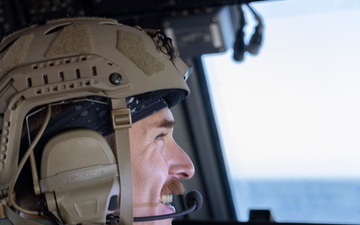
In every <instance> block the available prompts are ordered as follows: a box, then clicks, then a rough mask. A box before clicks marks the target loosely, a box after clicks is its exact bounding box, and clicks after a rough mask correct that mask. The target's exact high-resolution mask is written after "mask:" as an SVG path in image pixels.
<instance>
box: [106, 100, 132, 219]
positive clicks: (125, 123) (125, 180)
mask: <svg viewBox="0 0 360 225" xmlns="http://www.w3.org/2000/svg"><path fill="white" fill-rule="evenodd" d="M111 104H112V112H111V114H112V120H113V127H114V131H115V146H116V151H115V153H116V154H115V157H116V160H117V163H118V169H119V179H120V193H119V198H120V199H119V206H120V209H119V224H120V225H131V224H133V199H132V177H131V158H130V140H129V128H130V127H131V124H132V122H131V113H130V109H128V108H127V107H126V100H125V98H122V99H111Z"/></svg>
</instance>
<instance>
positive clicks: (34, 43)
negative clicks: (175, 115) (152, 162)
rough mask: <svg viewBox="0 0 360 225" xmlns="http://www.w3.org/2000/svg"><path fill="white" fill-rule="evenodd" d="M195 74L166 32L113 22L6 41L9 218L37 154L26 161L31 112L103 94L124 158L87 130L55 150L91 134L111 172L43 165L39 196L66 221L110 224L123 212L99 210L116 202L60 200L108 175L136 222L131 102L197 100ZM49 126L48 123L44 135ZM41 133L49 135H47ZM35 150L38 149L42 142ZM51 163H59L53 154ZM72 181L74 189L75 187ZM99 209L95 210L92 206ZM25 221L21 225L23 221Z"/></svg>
mask: <svg viewBox="0 0 360 225" xmlns="http://www.w3.org/2000/svg"><path fill="white" fill-rule="evenodd" d="M188 71H189V68H188V67H187V66H186V65H185V63H184V62H183V61H182V60H181V59H180V58H179V56H178V52H177V50H176V49H175V48H174V47H173V46H172V44H171V39H169V38H167V37H166V36H165V35H163V34H162V33H161V32H159V31H157V30H144V29H141V28H138V27H136V28H135V27H129V26H126V25H123V24H119V23H118V22H117V21H115V20H112V19H105V18H86V17H81V18H66V19H59V20H53V21H48V22H47V23H46V24H44V25H39V26H32V27H29V28H27V29H23V30H21V31H18V32H15V33H14V34H12V35H10V36H8V37H6V38H5V39H3V41H2V43H1V44H0V124H1V127H2V128H1V129H2V130H1V145H0V190H2V196H1V197H2V198H3V200H4V201H3V202H7V203H6V204H5V211H6V213H5V214H6V215H7V216H8V217H11V215H13V211H12V210H11V207H14V208H15V209H17V210H19V209H18V208H17V206H16V203H15V200H14V198H15V197H14V193H13V192H14V185H15V182H16V179H17V176H18V175H19V173H20V170H21V168H22V166H23V165H22V164H24V162H25V161H26V160H27V159H28V158H32V155H33V153H32V149H31V148H32V147H33V146H32V147H30V148H29V150H28V151H27V152H26V153H25V155H24V157H23V158H20V159H19V148H20V140H21V133H22V129H23V121H24V119H25V117H26V116H27V114H28V113H29V112H30V111H31V110H33V109H34V108H36V107H40V106H45V108H47V109H48V112H49V111H50V110H51V105H53V104H59V102H63V101H67V100H70V99H77V98H84V97H87V96H102V97H107V98H110V99H111V105H112V121H113V127H114V130H115V136H116V141H117V145H118V152H119V153H118V155H117V158H116V160H115V159H113V158H111V156H109V155H111V154H109V150H108V149H107V148H108V147H107V146H106V144H101V143H102V139H101V137H98V136H101V135H98V134H95V133H92V132H89V131H84V132H81V131H80V133H71V135H70V136H71V137H67V136H61V137H58V138H56V140H55V143H50V145H53V147H50V148H51V149H57V148H61V145H65V146H66V143H65V142H66V141H67V140H69V138H72V137H73V138H77V140H78V139H79V138H80V139H81V138H86V137H87V136H89V138H90V139H89V140H87V139H85V140H86V141H85V142H84V143H89V142H91V141H94V142H96V143H100V144H99V148H101V149H102V150H101V151H98V152H101V153H99V154H101V155H102V156H101V157H103V158H104V159H105V160H104V163H103V164H104V165H103V166H104V167H101V168H102V169H104V170H99V168H98V167H96V166H95V165H93V164H91V163H92V162H89V163H88V164H87V165H85V166H84V168H76V167H74V165H69V168H66V169H64V168H57V167H56V166H53V164H54V163H52V162H50V163H47V164H46V165H42V170H46V171H45V172H44V171H42V172H44V174H45V175H44V174H42V175H41V180H40V181H39V185H38V186H37V187H35V192H37V194H44V195H45V196H46V201H47V205H48V208H49V211H53V212H54V214H56V216H58V217H60V218H61V219H62V220H65V222H66V223H82V222H86V221H91V222H97V223H103V222H104V218H105V215H106V214H107V213H111V212H113V211H115V210H113V209H112V210H108V211H106V210H105V212H98V211H96V210H95V209H94V208H96V207H97V206H99V205H101V204H104V205H107V204H109V201H110V202H111V201H113V199H106V200H104V201H105V202H103V203H99V202H95V203H94V202H91V201H95V200H93V199H92V200H86V199H85V200H84V199H80V200H79V201H78V202H75V203H73V206H74V204H75V205H76V206H77V208H76V207H75V208H74V209H71V207H73V206H68V205H66V204H67V203H66V202H65V201H64V202H60V201H61V200H59V198H58V202H56V199H55V198H54V195H55V194H54V193H55V192H58V194H59V195H61V192H63V191H64V190H65V189H67V187H69V186H71V185H73V186H71V187H74V188H75V189H76V187H77V185H79V186H81V185H82V184H80V183H84V182H85V183H86V182H87V180H86V178H89V177H91V176H90V175H94V176H95V175H96V174H99V173H100V174H101V175H104V173H105V174H107V176H108V177H110V178H109V179H110V180H111V182H110V183H111V184H110V186H109V189H111V190H112V191H113V190H115V189H116V190H119V189H120V193H118V195H119V196H120V197H119V196H117V195H116V196H117V199H120V200H118V201H119V203H118V204H115V205H116V207H115V208H117V210H118V209H119V208H120V210H119V211H120V215H119V218H120V220H123V221H124V223H127V224H130V223H131V222H132V219H133V218H132V193H131V173H130V153H129V147H128V146H129V143H128V142H129V140H128V133H127V132H128V128H129V127H130V126H131V113H130V111H129V109H128V108H127V107H126V98H127V97H129V96H134V95H138V94H142V93H147V92H154V91H155V92H156V91H160V90H161V91H160V92H159V93H161V95H162V96H163V97H164V98H165V99H166V101H167V102H168V104H169V107H170V106H173V105H175V104H177V103H178V102H179V101H181V100H182V99H183V98H185V97H186V96H187V95H188V94H189V89H188V86H187V85H186V82H185V81H186V79H187V76H188ZM48 114H49V113H48ZM45 127H46V123H44V125H43V127H42V129H45ZM39 134H40V136H41V131H39ZM67 135H69V133H68V134H67ZM119 139H122V144H118V143H119V142H120V140H119ZM124 143H125V144H124ZM32 145H36V140H34V141H33V144H32ZM59 146H60V147H59ZM51 151H53V152H56V151H57V150H51ZM51 151H50V152H51ZM74 154H75V156H76V153H74ZM119 154H122V155H121V156H119ZM48 155H49V154H48ZM112 157H113V156H112ZM99 158H100V156H99ZM47 159H48V160H53V159H52V158H51V157H50V156H48V158H47ZM89 161H91V160H89ZM97 163H98V162H97ZM32 164H33V163H32ZM114 164H115V165H116V166H115V168H114ZM44 168H45V169H44ZM64 170H66V171H64ZM34 171H36V169H35V170H34ZM99 171H100V172H99ZM104 171H105V172H104ZM79 174H80V175H81V174H82V175H81V176H80V175H79ZM34 176H35V178H34ZM36 176H37V174H36V172H33V178H34V179H35V180H34V181H35V183H36V182H37V180H36V179H37V178H36ZM74 177H75V178H79V179H80V181H78V180H76V179H75V178H74ZM73 178H74V179H73ZM83 178H84V179H83ZM95 178H96V176H95ZM95 178H94V179H95ZM71 179H72V180H73V181H74V183H69V182H68V181H69V180H71ZM91 179H92V178H91ZM95 180H96V179H95ZM99 185H101V184H99ZM35 186H36V185H35ZM81 187H84V186H81ZM116 187H117V188H116ZM66 191H67V190H66ZM109 192H110V191H109ZM74 193H76V194H73V196H78V195H79V190H77V192H74ZM68 194H69V193H68V192H66V195H68ZM69 195H70V194H69ZM61 196H62V197H64V196H65V195H61ZM109 196H110V195H109ZM110 197H111V196H110ZM110 197H109V198H110ZM92 204H94V205H95V206H94V207H92V206H91V205H92ZM82 206H84V207H83V208H82ZM87 208H90V209H89V210H88V209H87ZM57 210H59V211H60V212H58V211H57ZM71 210H73V211H71ZM87 210H88V211H87ZM24 211H25V213H38V212H32V211H30V212H27V211H26V210H24ZM68 211H71V212H68ZM110 211H111V212H110ZM84 215H86V216H84ZM84 217H86V218H85V219H84ZM91 217H93V218H91ZM18 219H19V220H20V221H21V218H18ZM14 220H16V219H14ZM94 220H95V221H94Z"/></svg>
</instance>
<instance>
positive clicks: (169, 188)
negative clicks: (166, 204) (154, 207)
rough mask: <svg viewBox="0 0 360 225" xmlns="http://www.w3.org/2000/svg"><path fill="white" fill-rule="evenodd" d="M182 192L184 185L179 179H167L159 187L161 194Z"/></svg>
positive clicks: (183, 191)
mask: <svg viewBox="0 0 360 225" xmlns="http://www.w3.org/2000/svg"><path fill="white" fill-rule="evenodd" d="M184 193H185V187H184V185H183V184H182V183H181V181H180V180H179V179H171V180H168V181H167V182H166V183H165V184H164V186H163V188H162V189H161V194H163V195H168V194H173V195H182V194H184Z"/></svg>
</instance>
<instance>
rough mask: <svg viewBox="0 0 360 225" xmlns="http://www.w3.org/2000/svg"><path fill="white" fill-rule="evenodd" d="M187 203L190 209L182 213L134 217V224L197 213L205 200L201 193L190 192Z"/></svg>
mask: <svg viewBox="0 0 360 225" xmlns="http://www.w3.org/2000/svg"><path fill="white" fill-rule="evenodd" d="M185 203H186V206H187V207H188V209H186V210H184V211H181V212H178V213H177V212H175V213H170V214H165V215H158V216H144V217H134V222H144V221H152V220H163V219H169V218H174V217H179V216H184V215H186V214H188V213H191V212H195V211H196V210H198V209H200V208H201V206H202V203H203V198H202V195H201V194H200V192H198V191H190V192H189V193H187V194H186V196H185Z"/></svg>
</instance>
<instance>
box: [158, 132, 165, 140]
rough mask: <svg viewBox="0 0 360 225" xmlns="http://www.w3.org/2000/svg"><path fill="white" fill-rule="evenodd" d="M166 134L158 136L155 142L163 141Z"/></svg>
mask: <svg viewBox="0 0 360 225" xmlns="http://www.w3.org/2000/svg"><path fill="white" fill-rule="evenodd" d="M165 135H166V134H165V133H161V134H159V135H158V136H156V138H155V140H162V139H163V138H164V137H165Z"/></svg>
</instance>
